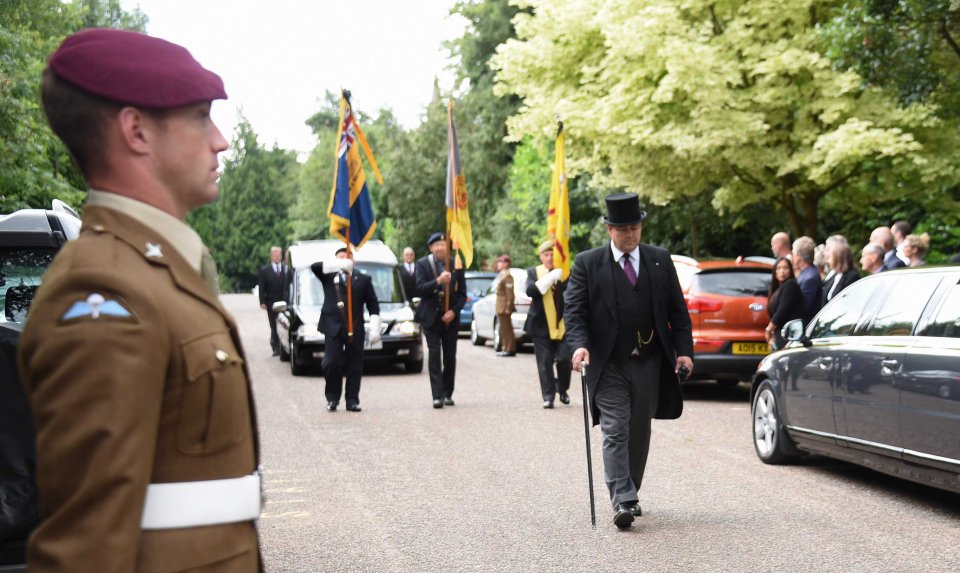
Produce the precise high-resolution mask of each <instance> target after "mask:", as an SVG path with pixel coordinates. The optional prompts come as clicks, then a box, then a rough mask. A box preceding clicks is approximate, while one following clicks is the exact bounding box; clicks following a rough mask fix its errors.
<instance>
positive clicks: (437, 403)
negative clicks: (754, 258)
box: [433, 398, 443, 408]
mask: <svg viewBox="0 0 960 573" xmlns="http://www.w3.org/2000/svg"><path fill="white" fill-rule="evenodd" d="M433 407H434V408H443V400H441V399H440V398H437V399H436V400H434V401H433Z"/></svg>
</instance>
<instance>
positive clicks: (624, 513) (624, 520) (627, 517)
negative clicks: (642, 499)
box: [613, 503, 633, 529]
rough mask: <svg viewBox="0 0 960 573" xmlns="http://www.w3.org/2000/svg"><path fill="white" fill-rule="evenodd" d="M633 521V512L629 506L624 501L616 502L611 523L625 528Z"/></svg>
mask: <svg viewBox="0 0 960 573" xmlns="http://www.w3.org/2000/svg"><path fill="white" fill-rule="evenodd" d="M631 523H633V512H632V511H630V506H628V505H627V504H625V503H618V504H617V510H616V513H615V514H614V515H613V524H614V525H616V526H617V527H619V528H620V529H626V528H628V527H630V524H631Z"/></svg>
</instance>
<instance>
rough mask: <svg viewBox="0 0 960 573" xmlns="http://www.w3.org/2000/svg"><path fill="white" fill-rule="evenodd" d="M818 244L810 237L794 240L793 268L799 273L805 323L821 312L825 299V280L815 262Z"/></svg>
mask: <svg viewBox="0 0 960 573" xmlns="http://www.w3.org/2000/svg"><path fill="white" fill-rule="evenodd" d="M816 247H817V245H816V243H814V242H813V239H811V238H810V237H800V238H799V239H797V240H796V241H794V242H793V258H792V262H793V269H794V272H796V275H797V285H799V286H800V294H801V296H802V297H803V324H805V325H806V324H810V321H811V320H812V319H813V317H814V315H816V314H817V313H818V312H820V302H821V301H822V300H823V281H822V279H821V278H820V271H818V270H817V267H816V265H814V264H813V255H814V249H816Z"/></svg>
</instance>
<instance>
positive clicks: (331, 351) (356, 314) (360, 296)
mask: <svg viewBox="0 0 960 573" xmlns="http://www.w3.org/2000/svg"><path fill="white" fill-rule="evenodd" d="M310 270H311V271H313V274H314V275H316V276H317V278H318V279H320V284H322V285H323V308H321V309H320V323H319V324H318V325H317V330H319V331H320V332H322V333H323V336H324V344H323V363H322V365H323V377H324V379H325V380H326V382H327V384H326V387H325V388H324V394H325V395H326V398H327V412H335V411H336V410H337V405H339V404H340V396H341V395H342V394H344V388H343V378H344V376H346V378H347V388H346V400H347V411H348V412H359V411H360V379H361V378H362V377H363V344H364V340H365V339H366V340H368V341H369V342H370V344H371V345H378V344H379V343H380V325H381V324H382V322H381V320H380V301H379V300H377V293H376V291H374V290H373V280H372V279H371V278H370V277H369V276H367V275H365V274H362V273H359V272H357V271H356V270H354V268H353V259H351V258H350V254H349V253H348V252H347V248H346V247H340V248H339V249H337V251H336V253H334V258H333V259H332V260H328V261H318V262H316V263H313V264H312V265H310ZM348 285H349V288H348ZM348 292H349V293H350V294H349V295H348ZM348 301H351V302H350V303H348ZM364 306H366V307H367V312H369V313H370V334H369V335H368V334H366V332H365V329H364V324H363V307H364ZM351 311H352V313H353V332H352V333H351V332H350V331H349V326H350V321H349V320H348V317H349V316H350V315H349V314H347V313H348V312H351Z"/></svg>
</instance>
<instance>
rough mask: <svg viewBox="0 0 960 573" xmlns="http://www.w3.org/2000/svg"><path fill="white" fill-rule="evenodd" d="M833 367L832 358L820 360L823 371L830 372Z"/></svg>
mask: <svg viewBox="0 0 960 573" xmlns="http://www.w3.org/2000/svg"><path fill="white" fill-rule="evenodd" d="M832 367H833V358H832V357H830V356H824V357H822V358H821V359H820V368H821V369H822V370H829V369H830V368H832Z"/></svg>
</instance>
